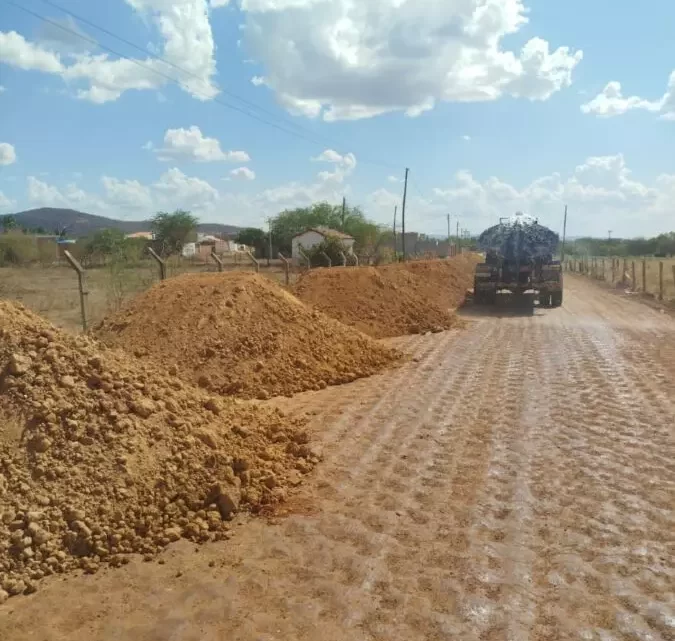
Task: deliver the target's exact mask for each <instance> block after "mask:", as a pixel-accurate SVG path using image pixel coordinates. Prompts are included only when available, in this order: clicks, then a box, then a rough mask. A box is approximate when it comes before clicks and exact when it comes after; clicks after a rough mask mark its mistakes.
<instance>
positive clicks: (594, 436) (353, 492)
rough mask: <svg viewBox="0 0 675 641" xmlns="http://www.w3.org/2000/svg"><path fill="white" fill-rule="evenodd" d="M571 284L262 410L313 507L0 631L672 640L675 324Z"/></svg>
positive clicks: (405, 640)
mask: <svg viewBox="0 0 675 641" xmlns="http://www.w3.org/2000/svg"><path fill="white" fill-rule="evenodd" d="M569 281H570V283H569V289H568V294H566V301H565V305H564V306H563V308H561V309H556V310H545V311H543V310H542V311H537V312H536V313H535V315H534V316H532V317H527V318H524V317H509V316H505V317H504V318H495V317H490V316H489V315H486V317H483V318H481V319H480V320H478V321H477V322H475V323H472V324H471V326H470V327H469V328H468V329H467V330H466V331H465V332H459V333H458V332H451V333H447V334H441V335H433V336H421V337H415V338H411V339H408V340H403V341H399V342H398V344H399V345H403V346H405V349H407V350H409V351H410V352H411V354H412V355H413V356H415V357H416V358H417V360H418V361H419V362H417V363H409V364H405V365H403V366H402V368H401V369H399V370H397V371H393V372H390V373H387V374H383V375H380V376H377V377H373V378H372V379H369V380H364V381H357V382H355V383H353V384H350V385H348V386H343V387H340V388H334V389H328V390H323V391H322V392H317V393H310V394H307V395H303V396H300V397H297V398H295V399H290V400H284V401H278V402H279V403H282V404H283V405H282V406H284V407H285V408H286V409H293V408H296V409H297V410H300V411H303V412H304V411H308V412H311V413H312V417H313V422H314V424H315V427H316V430H314V436H315V438H316V439H320V440H323V447H324V452H325V460H324V462H323V463H322V464H321V465H320V466H319V469H318V470H317V472H316V473H315V475H314V476H313V477H312V478H313V481H311V482H310V483H309V484H306V487H305V489H304V490H303V491H302V493H301V494H302V501H304V502H307V501H310V506H311V507H313V509H311V510H309V512H310V513H309V514H305V513H303V511H302V510H300V511H299V512H298V513H291V514H290V515H289V516H287V517H284V518H280V519H275V523H274V524H272V525H270V524H268V523H264V522H262V521H261V520H260V519H252V520H248V521H246V520H241V521H240V522H241V525H239V526H235V528H234V534H233V537H232V539H231V540H230V541H229V542H227V543H224V544H223V545H220V544H219V545H213V546H206V547H205V548H202V549H201V551H200V554H198V555H196V554H195V553H194V551H193V548H190V547H189V546H184V547H182V548H181V547H176V548H172V550H173V551H172V552H171V553H170V555H169V556H168V558H167V564H166V565H156V564H142V563H139V564H131V565H130V566H127V567H125V568H122V569H120V570H119V571H116V572H115V573H107V574H102V575H97V576H95V577H81V578H69V580H68V581H67V582H64V583H52V584H51V585H50V586H49V590H45V593H44V595H43V593H42V592H40V593H38V594H37V595H34V597H31V598H27V599H24V600H22V599H17V600H16V602H17V605H16V606H14V613H13V616H12V617H11V619H10V618H7V619H5V620H3V619H2V618H0V637H2V638H4V636H7V637H8V638H9V637H10V636H11V637H12V638H14V639H15V641H23V639H28V638H31V639H34V638H49V639H50V640H52V639H53V640H54V641H65V639H67V640H68V641H85V639H86V641H97V640H100V641H112V640H113V639H115V641H117V639H122V638H138V639H142V640H143V641H151V640H154V639H157V640H158V641H159V640H160V639H161V640H165V639H177V640H178V639H180V641H188V640H192V639H195V640H196V639H199V640H200V641H205V640H210V639H214V640H216V639H224V638H231V639H237V640H238V641H281V640H282V639H283V640H284V641H286V640H288V641H295V640H297V641H314V640H315V639H317V638H319V639H322V638H323V639H327V640H330V641H440V640H443V641H445V640H448V639H462V641H465V640H466V641H497V640H499V641H502V640H509V641H511V640H517V641H521V640H522V641H525V640H528V641H543V640H544V639H565V640H566V639H576V640H578V639H581V640H582V641H586V640H588V641H594V640H597V641H610V640H611V641H627V640H628V639H631V640H635V639H644V640H646V639H650V640H651V641H661V640H665V639H671V638H673V631H674V630H675V627H674V626H675V617H674V616H673V608H674V605H675V604H674V602H673V600H674V599H673V586H674V585H675V568H674V567H673V563H674V561H673V556H672V549H673V545H674V543H675V541H674V540H673V534H672V533H673V531H675V523H674V522H673V518H674V517H673V511H672V497H673V496H675V468H674V466H673V461H674V460H675V448H674V447H673V440H672V437H673V434H672V425H673V424H674V423H675V416H673V408H672V400H671V398H670V397H669V394H670V391H671V389H672V383H670V382H668V381H666V382H665V383H663V381H662V378H661V376H667V375H668V374H669V373H670V372H672V369H673V366H674V365H673V364H672V363H670V362H669V361H668V358H669V356H668V355H669V354H673V350H672V346H673V344H674V343H673V341H674V340H675V338H674V337H675V325H672V324H670V325H669V324H668V322H670V321H667V319H663V318H661V317H660V316H659V315H657V314H651V312H650V310H643V313H644V314H645V319H646V320H645V321H644V322H641V321H640V320H639V318H638V320H637V321H636V320H635V318H633V316H632V314H634V313H635V309H636V308H635V306H634V305H633V304H631V301H624V300H623V299H621V298H619V297H616V296H612V295H611V294H607V293H605V292H602V291H601V290H596V289H595V288H593V287H592V286H591V285H588V284H586V283H585V282H583V281H580V280H577V279H569ZM639 309H640V310H642V307H639ZM650 359H653V360H654V363H653V366H651V367H650ZM662 383H663V386H662ZM669 385H671V387H669ZM211 562H212V563H214V564H215V565H214V566H213V567H212V566H211V564H210V563H211ZM177 570H178V571H177ZM178 575H180V576H178ZM12 602H13V603H14V602H15V601H14V600H13V601H12ZM73 603H75V604H76V606H73V605H72V604H73ZM119 612H124V616H123V617H120V616H119ZM148 613H151V616H150V617H149V616H148ZM47 623H49V625H50V627H49V630H48V631H47V628H46V626H47ZM41 632H43V633H42V634H41Z"/></svg>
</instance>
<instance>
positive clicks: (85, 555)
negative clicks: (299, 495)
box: [0, 300, 319, 603]
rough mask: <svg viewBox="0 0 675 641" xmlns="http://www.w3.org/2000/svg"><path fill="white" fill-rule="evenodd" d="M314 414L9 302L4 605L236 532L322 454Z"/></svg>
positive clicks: (3, 359)
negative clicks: (294, 411)
mask: <svg viewBox="0 0 675 641" xmlns="http://www.w3.org/2000/svg"><path fill="white" fill-rule="evenodd" d="M303 425H304V422H303V421H299V420H294V419H290V418H288V417H286V416H284V415H283V414H282V413H281V412H279V411H277V410H273V409H269V408H264V407H260V406H259V405H257V404H251V403H244V402H242V401H238V400H235V399H221V398H218V397H214V396H211V395H209V394H206V393H205V392H203V391H201V390H198V389H196V388H193V387H191V386H189V385H186V384H185V383H184V382H183V381H181V380H179V379H178V378H176V377H174V376H171V375H167V374H166V373H165V372H162V371H161V370H159V369H157V368H155V367H153V366H152V365H151V364H149V363H145V362H143V361H140V360H139V359H137V358H134V357H131V356H129V355H128V354H126V353H123V352H120V351H117V350H111V349H107V348H105V347H104V346H102V345H100V344H99V343H97V342H96V341H95V340H93V339H92V338H90V337H87V336H72V335H70V334H68V333H66V332H63V331H61V330H58V329H56V328H55V327H53V326H51V325H50V324H49V323H47V322H46V321H44V320H42V319H41V318H39V317H38V316H36V315H35V314H33V313H32V312H29V311H28V310H27V309H25V308H24V307H22V306H21V305H18V304H14V303H10V302H8V301H1V300H0V603H2V602H3V601H4V600H6V599H7V598H8V596H14V595H17V594H21V593H26V594H29V593H30V592H34V591H35V589H36V582H37V581H39V580H40V579H41V578H42V577H44V576H47V575H50V574H58V573H63V572H68V571H71V570H84V571H85V572H87V573H94V572H96V571H97V570H98V569H99V567H101V566H102V565H113V566H116V565H121V564H124V563H126V562H127V561H128V560H129V559H128V555H129V554H132V553H140V554H143V555H146V556H147V557H152V556H154V555H155V554H156V553H158V552H159V551H160V550H161V549H162V548H164V547H165V546H166V545H168V543H170V542H171V541H175V540H177V539H179V538H181V537H183V538H188V539H190V540H192V541H195V542H204V541H213V540H220V539H223V538H227V537H228V534H229V524H228V519H229V518H230V515H231V514H232V513H233V512H235V511H237V510H238V509H244V508H247V509H250V510H252V511H254V512H255V511H258V510H259V509H261V508H262V507H265V508H266V509H267V507H268V506H271V505H274V504H275V503H279V502H281V501H283V500H284V499H285V496H286V488H288V487H290V486H292V485H297V484H298V483H299V482H300V480H301V476H302V474H303V473H305V472H308V471H309V470H310V469H311V468H312V466H313V464H314V463H315V462H316V461H317V460H318V457H319V455H318V454H317V453H316V451H315V450H314V449H313V448H312V446H311V445H308V443H307V433H306V432H305V431H304V429H303Z"/></svg>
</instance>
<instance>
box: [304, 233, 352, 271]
mask: <svg viewBox="0 0 675 641" xmlns="http://www.w3.org/2000/svg"><path fill="white" fill-rule="evenodd" d="M305 253H306V254H307V256H309V259H310V260H311V261H312V265H326V266H328V265H327V262H326V256H324V254H326V255H327V256H328V258H330V260H331V263H332V264H333V265H342V254H345V256H346V254H347V250H346V249H345V246H344V245H343V244H342V241H341V240H340V239H339V238H337V237H335V236H328V237H326V238H324V239H323V240H322V241H321V243H319V244H318V245H316V246H315V247H312V249H309V250H305Z"/></svg>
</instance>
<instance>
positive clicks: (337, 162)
mask: <svg viewBox="0 0 675 641" xmlns="http://www.w3.org/2000/svg"><path fill="white" fill-rule="evenodd" d="M311 160H312V162H327V163H332V164H333V165H334V166H335V169H334V171H321V172H319V174H318V178H319V180H322V181H324V182H335V183H342V182H344V179H345V178H346V177H347V176H349V175H350V174H351V173H352V172H353V171H354V169H355V168H356V156H354V154H352V153H348V154H344V155H342V154H339V153H338V152H337V151H335V150H333V149H326V150H325V151H322V152H321V153H320V154H319V155H318V156H316V157H315V158H312V159H311Z"/></svg>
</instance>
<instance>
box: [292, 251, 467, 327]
mask: <svg viewBox="0 0 675 641" xmlns="http://www.w3.org/2000/svg"><path fill="white" fill-rule="evenodd" d="M475 263H476V260H475V259H474V258H473V257H464V256H462V257H458V258H455V259H450V260H447V261H441V260H436V261H419V262H411V263H406V264H396V265H386V266H384V267H355V268H347V269H342V268H336V269H316V270H312V271H310V272H307V273H306V274H304V275H303V276H302V277H301V278H300V280H299V281H298V283H297V284H296V285H295V288H294V293H295V294H296V295H297V296H298V298H300V300H302V301H304V302H306V303H307V304H309V305H312V306H314V307H315V308H316V309H319V310H321V311H322V312H324V313H325V314H328V315H329V316H332V317H333V318H335V319H337V320H339V321H340V322H342V323H344V324H345V325H350V326H352V327H355V328H357V329H359V330H361V331H362V332H364V333H366V334H368V335H370V336H372V337H374V338H388V337H393V336H402V335H404V334H420V333H425V332H438V331H442V330H445V329H451V328H453V327H457V326H460V325H461V324H462V321H461V320H460V319H459V318H458V317H457V316H456V315H455V313H454V310H455V308H456V307H457V306H458V305H460V304H461V302H462V301H463V299H464V296H465V293H466V290H467V288H468V287H470V286H471V283H472V282H473V269H474V266H475Z"/></svg>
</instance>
